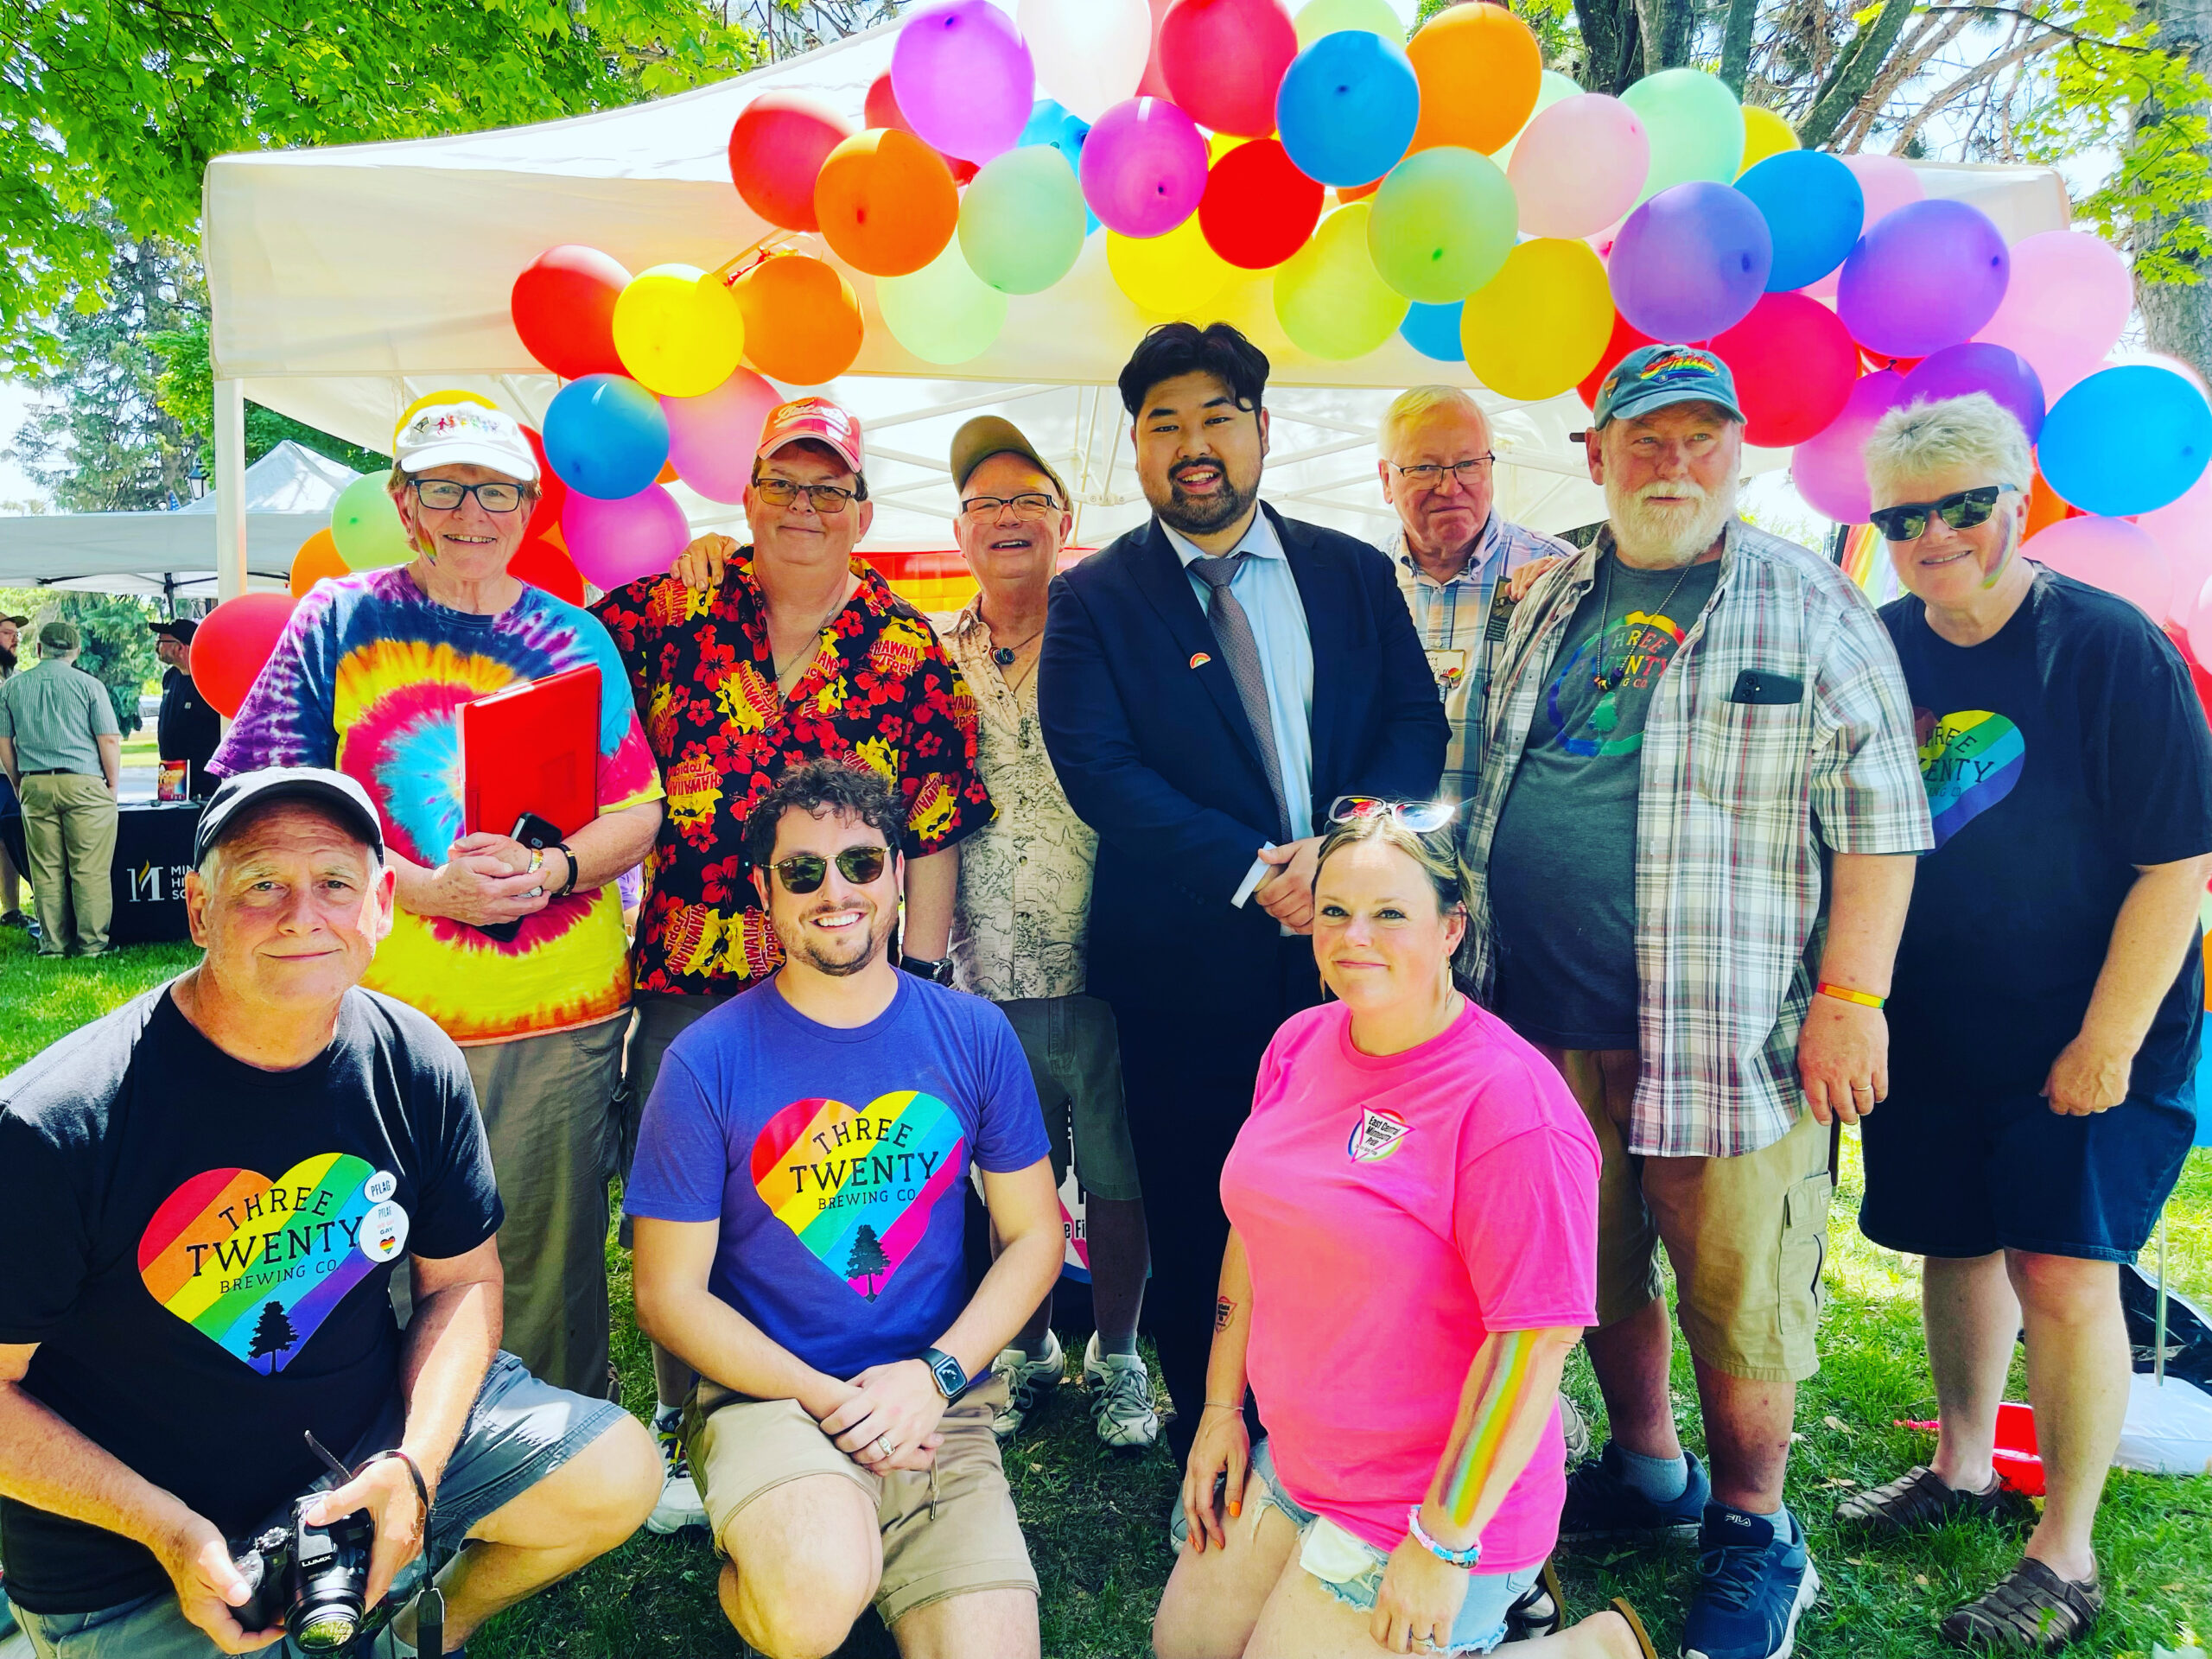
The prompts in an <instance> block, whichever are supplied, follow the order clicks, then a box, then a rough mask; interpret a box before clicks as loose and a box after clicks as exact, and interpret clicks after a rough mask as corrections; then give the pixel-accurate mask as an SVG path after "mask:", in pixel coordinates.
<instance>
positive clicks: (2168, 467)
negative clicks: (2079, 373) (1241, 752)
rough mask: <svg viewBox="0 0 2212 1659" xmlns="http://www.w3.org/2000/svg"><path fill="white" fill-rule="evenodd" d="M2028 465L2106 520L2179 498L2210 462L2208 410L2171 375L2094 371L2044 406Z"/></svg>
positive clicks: (2145, 370)
mask: <svg viewBox="0 0 2212 1659" xmlns="http://www.w3.org/2000/svg"><path fill="white" fill-rule="evenodd" d="M2036 459H2037V461H2038V462H2039V463H2040V464H2041V466H2042V467H2043V475H2044V478H2046V479H2047V480H2050V487H2051V488H2052V489H2054V490H2056V491H2057V492H2058V493H2059V495H2060V496H2061V497H2063V499H2066V500H2069V501H2071V502H2072V503H2073V504H2074V505H2075V506H2077V507H2079V508H2081V509H2082V512H2094V513H2097V514H2100V515H2101V516H2102V517H2104V518H2125V517H2126V515H2128V514H2129V513H2132V512H2150V511H2151V510H2152V508H2154V507H2163V506H2164V505H2166V503H2168V502H2169V501H2172V500H2176V499H2179V498H2180V497H2181V496H2182V495H2183V493H2186V492H2187V490H2188V489H2189V486H2190V485H2192V484H2194V483H2196V480H2197V479H2198V477H2199V476H2200V475H2202V473H2203V471H2204V464H2205V462H2206V461H2212V409H2208V408H2207V407H2206V406H2205V403H2204V394H2203V393H2202V392H2201V391H2197V389H2196V387H2195V386H2193V385H2190V383H2189V382H2188V381H2187V380H2185V379H2183V378H2182V377H2181V376H2180V375H2178V374H2176V373H2175V372H2173V371H2172V370H2171V369H2161V368H2158V367H2157V366H2155V365H2152V364H2149V363H2126V364H2122V365H2120V366H2119V367H2117V368H2111V369H2100V370H2098V371H2097V372H2095V373H2094V374H2093V375H2091V376H2089V378H2088V379H2086V380H2081V381H2077V382H2075V385H2074V387H2073V389H2072V390H2071V391H2068V392H2067V393H2066V395H2065V396H2064V397H2061V398H2060V399H2059V400H2058V401H2057V403H2056V404H2053V405H2052V406H2051V410H2050V414H2049V415H2047V416H2044V423H2043V432H2042V435H2041V436H2040V437H2039V439H2038V440H2037V444H2036Z"/></svg>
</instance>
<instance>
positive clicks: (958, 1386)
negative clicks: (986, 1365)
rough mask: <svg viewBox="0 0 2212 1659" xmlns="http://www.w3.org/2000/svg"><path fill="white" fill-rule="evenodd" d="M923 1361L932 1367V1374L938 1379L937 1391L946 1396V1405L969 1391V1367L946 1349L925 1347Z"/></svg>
mask: <svg viewBox="0 0 2212 1659" xmlns="http://www.w3.org/2000/svg"><path fill="white" fill-rule="evenodd" d="M922 1363H923V1364H925V1365H926V1366H928V1367H929V1368H930V1376H931V1377H932V1378H934V1379H935V1380H936V1383H937V1391H938V1393H939V1394H941V1395H944V1403H945V1404H946V1405H948V1406H949V1405H950V1404H951V1403H952V1402H954V1401H956V1400H957V1399H958V1398H959V1397H960V1396H961V1395H963V1394H965V1393H967V1392H968V1371H967V1368H966V1367H964V1366H963V1365H962V1364H961V1363H960V1362H959V1361H958V1360H957V1359H955V1358H954V1357H952V1356H951V1355H950V1354H948V1353H946V1352H945V1351H944V1349H942V1348H925V1349H923V1350H922Z"/></svg>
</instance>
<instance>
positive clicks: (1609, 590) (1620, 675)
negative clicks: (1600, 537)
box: [1590, 551, 1697, 732]
mask: <svg viewBox="0 0 2212 1659" xmlns="http://www.w3.org/2000/svg"><path fill="white" fill-rule="evenodd" d="M1619 557H1620V555H1619V553H1618V552H1617V551H1616V552H1613V553H1611V554H1609V555H1607V556H1606V560H1605V575H1604V576H1603V578H1601V580H1600V582H1599V591H1598V672H1596V673H1595V674H1592V676H1591V677H1590V683H1591V684H1592V685H1594V686H1596V687H1597V688H1598V702H1597V704H1596V706H1595V707H1593V708H1592V709H1591V710H1590V729H1591V730H1592V731H1593V732H1610V731H1611V730H1612V729H1613V728H1615V727H1616V726H1618V725H1619V724H1620V719H1621V716H1620V695H1619V694H1620V683H1621V682H1622V681H1623V680H1625V679H1626V678H1627V677H1628V665H1629V660H1630V657H1631V655H1632V654H1633V652H1632V651H1631V646H1632V645H1633V644H1634V641H1633V640H1632V639H1628V640H1623V641H1622V643H1621V661H1620V666H1619V667H1618V668H1616V669H1613V670H1611V671H1610V672H1608V671H1606V669H1605V635H1606V634H1607V633H1608V632H1610V631H1611V624H1610V623H1609V622H1608V621H1607V620H1606V617H1607V614H1608V613H1610V612H1611V608H1612V599H1613V561H1614V560H1615V559H1618V558H1619ZM1695 563H1697V561H1696V560H1694V559H1693V560H1691V561H1690V564H1695ZM1690 564H1686V565H1684V566H1683V567H1682V569H1681V575H1677V576H1676V577H1675V585H1674V586H1673V587H1672V588H1669V589H1668V590H1667V596H1666V598H1664V599H1662V600H1661V601H1659V603H1658V605H1657V607H1656V608H1655V609H1654V610H1653V611H1652V613H1651V614H1652V615H1654V616H1663V615H1665V614H1666V610H1667V607H1668V606H1669V604H1671V603H1673V601H1674V598H1675V594H1678V593H1680V592H1681V590H1682V582H1683V581H1684V580H1685V579H1686V578H1687V577H1688V575H1689V573H1690ZM1621 624H1622V626H1623V627H1624V628H1625V627H1626V626H1627V624H1628V614H1627V613H1626V612H1623V613H1622V614H1621Z"/></svg>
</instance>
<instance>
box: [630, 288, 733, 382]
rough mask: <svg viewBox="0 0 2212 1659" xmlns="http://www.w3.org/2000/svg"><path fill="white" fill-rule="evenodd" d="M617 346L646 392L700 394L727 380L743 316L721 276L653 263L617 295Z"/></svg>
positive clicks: (633, 376) (634, 376)
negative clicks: (653, 264)
mask: <svg viewBox="0 0 2212 1659" xmlns="http://www.w3.org/2000/svg"><path fill="white" fill-rule="evenodd" d="M614 351H615V354H616V355H617V356H618V357H620V359H622V366H623V367H624V368H626V369H627V370H629V372H630V374H631V377H632V378H633V379H635V380H636V381H637V383H638V384H639V385H641V386H643V387H645V390H646V391H656V392H658V393H660V394H661V395H662V396H663V397H700V396H702V394H704V393H707V392H709V391H713V390H714V389H715V387H716V386H719V385H721V383H722V382H723V381H725V380H727V379H728V378H729V377H730V371H731V370H733V369H734V368H735V367H736V366H737V360H738V359H739V358H741V357H742V356H743V355H744V354H745V316H744V314H743V313H742V312H741V311H740V310H739V309H738V308H737V299H736V296H734V295H733V294H732V293H731V292H730V291H729V289H728V288H727V287H725V286H724V285H723V283H722V280H721V277H710V276H709V275H708V274H707V273H705V272H704V271H702V270H700V269H699V268H698V267H697V266H696V265H655V266H654V267H653V268H652V270H642V271H639V273H638V274H637V275H636V276H635V277H632V278H631V279H630V281H629V284H628V285H627V286H626V287H625V288H624V289H623V290H622V292H621V293H620V295H619V296H617V297H616V299H615V302H614Z"/></svg>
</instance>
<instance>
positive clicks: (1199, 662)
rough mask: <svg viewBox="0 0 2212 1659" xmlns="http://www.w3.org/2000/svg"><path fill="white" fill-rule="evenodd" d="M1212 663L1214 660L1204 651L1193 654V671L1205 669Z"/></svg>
mask: <svg viewBox="0 0 2212 1659" xmlns="http://www.w3.org/2000/svg"><path fill="white" fill-rule="evenodd" d="M1211 661H1213V658H1211V657H1209V656H1208V655H1206V653H1205V652H1203V651H1194V652H1192V653H1191V666H1192V669H1193V670H1197V669H1201V668H1204V667H1205V665H1206V664H1208V663H1210V662H1211Z"/></svg>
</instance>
